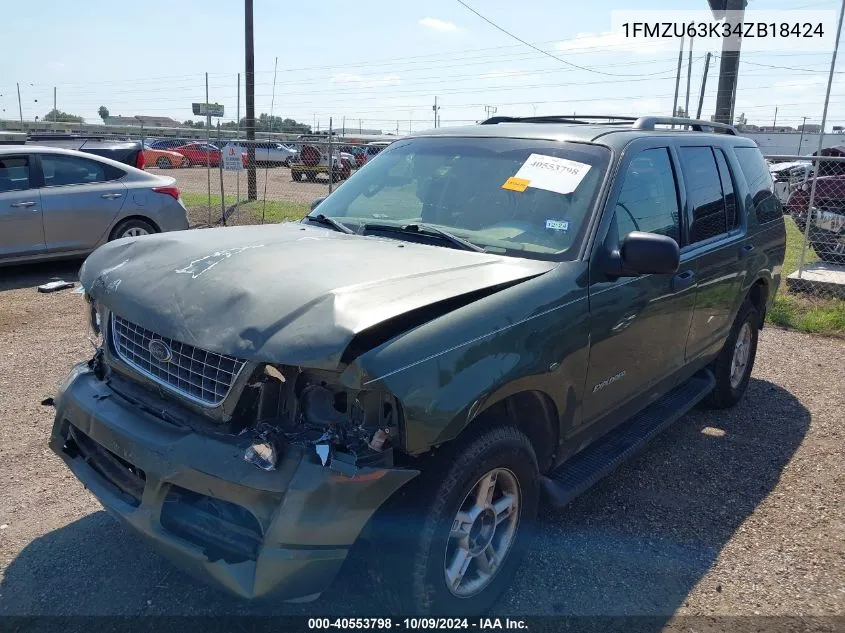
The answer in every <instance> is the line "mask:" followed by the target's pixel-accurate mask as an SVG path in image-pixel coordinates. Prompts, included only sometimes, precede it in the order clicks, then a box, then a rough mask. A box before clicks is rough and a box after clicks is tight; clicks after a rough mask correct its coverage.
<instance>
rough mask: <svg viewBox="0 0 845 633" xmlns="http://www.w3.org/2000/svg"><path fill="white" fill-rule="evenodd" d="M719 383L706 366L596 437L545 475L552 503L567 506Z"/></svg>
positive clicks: (640, 448) (544, 484)
mask: <svg viewBox="0 0 845 633" xmlns="http://www.w3.org/2000/svg"><path fill="white" fill-rule="evenodd" d="M715 386H716V379H715V377H714V376H713V373H712V372H711V371H710V370H709V369H704V370H702V371H700V372H698V373H697V374H695V375H694V376H693V377H692V378H690V379H689V380H688V381H687V382H685V383H684V384H682V385H680V386H678V387H675V389H673V390H672V391H670V392H669V393H667V394H666V395H665V396H663V397H662V398H660V400H657V401H655V402H653V403H652V404H650V405H649V406H648V407H646V408H645V409H643V410H642V411H640V412H639V413H637V414H636V415H635V416H634V417H632V418H631V419H630V420H627V421H626V422H624V423H623V424H621V425H620V426H618V427H617V428H615V429H614V430H613V431H611V432H610V433H608V434H607V435H605V436H604V437H601V438H599V439H597V440H596V441H595V442H593V443H592V444H591V445H589V446H588V447H587V448H585V449H584V450H582V451H581V452H580V453H577V454H575V455H574V456H572V457H571V458H570V459H569V460H567V461H566V462H564V463H563V464H562V465H561V466H559V467H558V468H557V470H554V471H552V472H551V473H549V474H548V475H546V476H543V477H542V482H543V488H544V489H545V491H546V494H547V495H548V496H549V498H550V500H551V503H552V504H553V505H555V506H557V507H562V506H565V505H566V504H567V503H569V502H570V501H572V500H573V499H574V498H575V497H577V496H578V495H580V494H581V493H582V492H584V491H586V490H587V489H588V488H589V487H590V486H592V485H593V484H595V483H597V482H598V481H599V480H600V479H602V478H603V477H605V476H606V475H609V474H610V473H612V472H613V471H614V470H616V468H618V467H619V466H620V465H621V464H622V463H623V462H625V461H627V460H628V459H630V458H631V457H633V456H634V455H636V454H637V453H638V452H639V451H640V450H642V448H643V447H644V446H645V445H646V444H648V442H650V441H651V440H652V439H654V438H655V437H656V436H657V435H659V434H660V433H662V432H663V431H664V430H666V428H667V427H669V425H671V424H672V423H673V422H675V421H676V420H678V419H679V418H680V417H681V416H683V415H684V414H685V413H687V412H688V411H689V410H690V409H692V408H693V407H694V406H695V405H696V404H698V403H699V402H700V401H701V400H703V399H704V398H706V397H707V395H708V394H709V393H710V392H711V391H712V390H713V388H714V387H715Z"/></svg>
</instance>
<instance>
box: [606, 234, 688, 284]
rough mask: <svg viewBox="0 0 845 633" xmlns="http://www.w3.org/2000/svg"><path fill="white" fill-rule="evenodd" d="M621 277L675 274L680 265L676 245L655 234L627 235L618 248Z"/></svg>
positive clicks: (671, 240) (679, 255)
mask: <svg viewBox="0 0 845 633" xmlns="http://www.w3.org/2000/svg"><path fill="white" fill-rule="evenodd" d="M619 256H620V258H621V263H622V275H621V276H633V275H648V274H655V275H662V274H669V273H675V272H677V271H678V267H679V266H680V264H681V251H680V249H679V248H678V243H677V242H676V241H675V240H673V239H672V238H671V237H667V236H666V235H658V234H657V233H642V232H640V231H632V232H631V233H628V235H627V236H626V237H625V239H623V240H622V244H621V245H620V246H619Z"/></svg>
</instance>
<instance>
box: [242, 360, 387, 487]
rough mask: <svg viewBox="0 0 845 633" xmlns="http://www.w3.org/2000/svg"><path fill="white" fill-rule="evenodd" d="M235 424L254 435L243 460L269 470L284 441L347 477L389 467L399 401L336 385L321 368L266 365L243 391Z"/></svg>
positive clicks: (335, 377) (332, 376)
mask: <svg viewBox="0 0 845 633" xmlns="http://www.w3.org/2000/svg"><path fill="white" fill-rule="evenodd" d="M241 402H242V404H243V406H242V408H241V410H240V411H238V414H237V417H235V418H234V419H233V423H234V424H235V425H242V426H243V428H242V429H241V430H240V431H239V432H240V433H241V434H242V435H246V436H248V437H251V438H252V439H253V442H252V444H251V445H250V446H249V448H248V449H247V450H246V452H245V453H244V459H245V460H246V461H247V462H249V463H250V464H252V465H254V466H255V467H257V468H259V469H261V470H266V471H272V470H275V469H276V468H277V467H278V463H279V460H280V459H281V458H282V457H283V454H284V451H285V449H286V447H287V446H290V445H297V446H302V447H306V448H307V449H308V450H309V451H311V452H313V454H314V455H316V457H317V459H319V461H320V464H321V465H322V466H325V467H327V468H329V469H331V470H333V471H336V472H338V473H341V474H343V475H347V476H350V477H351V476H354V475H355V474H356V473H357V471H358V470H359V469H360V468H362V467H388V468H389V467H392V466H393V465H394V463H393V462H394V453H393V449H394V448H395V442H396V441H397V440H398V438H399V436H400V432H401V429H400V426H399V425H400V417H401V416H400V406H399V403H398V402H397V400H396V399H395V398H394V397H393V396H391V395H389V394H387V393H383V392H380V391H357V390H351V389H348V388H346V387H343V386H342V385H340V383H339V381H338V375H337V374H336V373H334V372H329V371H323V370H307V369H301V368H298V367H286V366H275V365H264V366H263V367H260V368H259V369H257V370H256V371H255V372H254V374H253V377H252V380H250V381H249V382H248V383H247V384H246V386H245V388H244V392H243V395H242V396H241Z"/></svg>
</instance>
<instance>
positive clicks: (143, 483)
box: [50, 116, 785, 615]
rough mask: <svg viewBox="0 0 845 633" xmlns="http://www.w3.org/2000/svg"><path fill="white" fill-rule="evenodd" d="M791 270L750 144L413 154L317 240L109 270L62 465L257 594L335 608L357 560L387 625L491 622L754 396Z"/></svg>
mask: <svg viewBox="0 0 845 633" xmlns="http://www.w3.org/2000/svg"><path fill="white" fill-rule="evenodd" d="M670 126H671V127H670ZM717 132H718V133H717ZM784 249H785V232H784V223H783V216H782V210H781V207H780V203H779V202H778V199H777V198H776V197H775V196H774V194H773V191H772V180H771V177H770V175H769V171H768V169H767V167H766V164H765V162H764V160H763V157H762V156H761V154H760V151H759V150H758V148H757V147H756V145H755V144H754V143H753V142H752V141H750V140H748V139H745V138H742V137H740V136H737V135H736V134H735V132H734V131H733V129H732V128H730V127H729V126H718V125H716V124H712V123H708V122H704V121H693V120H687V119H667V118H659V117H641V118H636V119H635V118H623V117H592V116H591V117H578V118H575V117H535V118H527V119H518V118H507V117H498V118H494V119H490V120H487V121H485V122H483V123H482V124H480V125H475V126H468V127H461V128H453V129H436V130H433V131H430V132H426V133H421V134H416V135H414V136H412V137H408V138H404V139H401V140H398V141H396V142H394V143H393V144H392V145H390V147H388V148H387V149H385V150H384V151H383V152H381V153H380V154H379V155H378V156H377V157H376V158H375V159H374V160H372V161H370V162H368V163H367V164H366V165H365V166H364V167H363V168H362V169H361V170H360V171H359V172H357V173H355V175H353V176H352V178H351V179H350V180H349V181H348V182H346V183H344V184H343V185H342V186H341V187H339V188H338V189H337V190H336V191H335V192H334V193H332V194H331V195H330V196H329V197H328V198H326V199H325V200H321V201H317V202H316V203H315V205H314V208H313V209H312V211H311V212H310V213H309V215H308V216H306V217H305V218H304V219H303V220H302V221H301V222H297V223H286V224H279V225H274V226H247V227H238V228H222V229H208V230H195V231H185V232H180V233H165V234H160V235H153V236H147V237H143V238H137V239H123V240H117V241H115V242H111V243H109V244H107V245H104V246H102V247H101V248H99V249H98V250H97V251H95V252H94V253H93V254H92V255H91V256H90V257H89V258H88V259H87V260H86V262H85V264H84V266H83V268H82V271H81V280H82V284H83V286H84V288H85V291H86V295H87V298H88V301H89V307H90V313H91V314H90V320H91V329H92V336H94V337H96V344H97V351H96V353H95V355H94V357H93V358H92V359H91V360H90V361H88V362H87V363H82V364H80V365H78V366H76V367H75V368H74V369H73V371H72V373H71V374H70V376H69V377H68V379H67V380H66V382H65V383H64V385H63V386H62V388H61V390H60V393H59V395H58V397H57V398H56V418H55V425H54V428H53V432H52V438H51V442H50V443H51V447H52V449H53V450H54V451H55V452H56V453H57V454H58V455H60V456H61V457H62V459H64V461H65V462H66V463H67V465H68V467H69V468H70V469H71V470H72V471H73V472H74V473H75V475H76V476H77V477H78V478H79V479H80V480H81V481H82V482H83V483H84V484H85V486H86V487H88V488H89V489H90V490H91V491H92V492H93V493H94V494H95V495H96V496H97V497H98V498H99V499H100V501H101V502H102V503H103V505H104V506H105V507H106V508H108V509H109V510H110V511H111V512H113V513H114V514H115V515H116V516H117V517H119V518H120V519H121V520H122V521H123V522H124V523H125V524H127V525H128V526H129V527H130V528H131V529H132V530H133V531H135V532H137V533H138V534H139V535H141V536H143V537H144V538H145V539H147V540H148V541H149V542H150V543H151V544H152V545H153V546H155V547H156V548H157V549H158V550H159V551H161V552H163V553H164V554H165V555H166V556H167V557H169V558H170V559H171V560H172V561H173V562H174V563H177V564H179V565H180V566H181V567H183V568H184V569H186V570H187V571H189V572H190V573H193V574H194V575H196V576H197V577H199V578H202V579H204V580H206V581H208V582H210V583H213V584H214V585H216V586H218V587H221V588H224V589H226V590H228V591H230V592H232V593H234V594H237V595H239V596H243V597H246V598H253V597H260V596H273V597H274V598H275V599H282V600H307V599H309V598H315V597H317V596H318V595H319V594H320V593H321V592H322V591H324V590H326V589H327V588H328V587H329V585H330V584H331V582H332V581H333V579H334V578H335V576H336V574H337V573H338V571H339V570H340V568H341V566H342V564H343V562H344V560H346V559H347V557H348V555H349V553H350V551H351V550H352V548H353V546H355V548H356V552H361V553H362V555H363V557H364V558H365V559H366V560H367V562H368V563H369V566H370V567H371V571H372V579H373V587H374V591H375V592H376V593H377V594H379V595H380V596H381V597H382V598H383V599H384V601H385V603H386V604H387V605H388V606H389V607H390V608H391V609H392V610H393V611H395V612H398V613H412V612H414V613H433V614H466V615H469V614H480V613H482V612H483V611H484V610H486V609H487V608H488V607H490V606H491V604H492V603H493V601H494V600H495V599H496V597H497V596H498V595H499V594H500V592H501V591H502V590H503V589H504V588H505V587H506V586H507V584H508V582H509V581H510V580H511V579H512V578H513V576H514V573H515V571H516V569H517V566H518V565H519V563H520V559H521V557H522V554H523V553H524V552H525V550H526V548H527V547H528V544H529V539H530V535H531V534H532V532H533V525H532V524H533V523H534V521H535V518H536V516H537V510H538V506H539V504H540V503H541V502H542V501H545V502H548V503H553V504H557V505H563V504H566V503H568V502H569V501H570V500H571V499H573V498H574V497H575V496H576V495H578V494H580V493H582V492H583V491H585V490H586V489H587V488H588V487H589V486H590V485H592V484H593V483H595V482H596V481H597V480H598V479H599V478H600V477H602V476H603V475H606V474H607V473H608V472H610V471H611V470H612V469H613V468H615V467H616V466H617V465H618V464H619V463H620V462H622V461H623V460H625V459H626V458H628V457H630V456H631V455H632V454H633V453H634V452H635V451H636V450H638V449H639V448H641V447H642V446H643V445H644V444H645V443H646V442H647V441H648V440H649V439H651V438H653V437H654V436H655V435H656V434H658V433H659V432H660V431H662V430H663V429H664V428H665V427H666V426H667V425H669V424H670V423H672V422H673V421H675V420H677V419H678V418H679V417H681V416H682V415H683V414H684V413H685V412H687V411H688V410H689V409H690V408H691V407H693V406H695V405H696V404H698V403H702V404H706V405H709V406H713V407H728V406H731V405H733V404H734V403H736V402H737V400H738V399H739V398H741V397H742V394H743V392H744V391H745V389H746V386H747V384H748V380H749V375H750V373H751V369H752V366H753V364H754V356H755V352H756V347H757V333H758V331H759V329H760V328H761V327H762V326H763V320H764V315H765V313H766V310H767V308H768V307H769V306H770V305H771V302H772V299H773V297H774V294H775V290H776V289H777V287H778V283H779V281H780V273H781V265H782V262H783V257H784ZM91 536H92V538H93V539H96V535H95V534H92V535H91Z"/></svg>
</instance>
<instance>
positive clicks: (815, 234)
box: [810, 226, 845, 265]
mask: <svg viewBox="0 0 845 633" xmlns="http://www.w3.org/2000/svg"><path fill="white" fill-rule="evenodd" d="M810 245H811V246H812V247H813V250H814V251H816V255H818V256H819V258H820V259H821V260H822V261H825V262H827V263H828V264H840V265H841V264H845V234H841V233H839V234H837V233H832V232H831V231H825V230H823V229H817V228H815V227H812V226H811V227H810Z"/></svg>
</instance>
